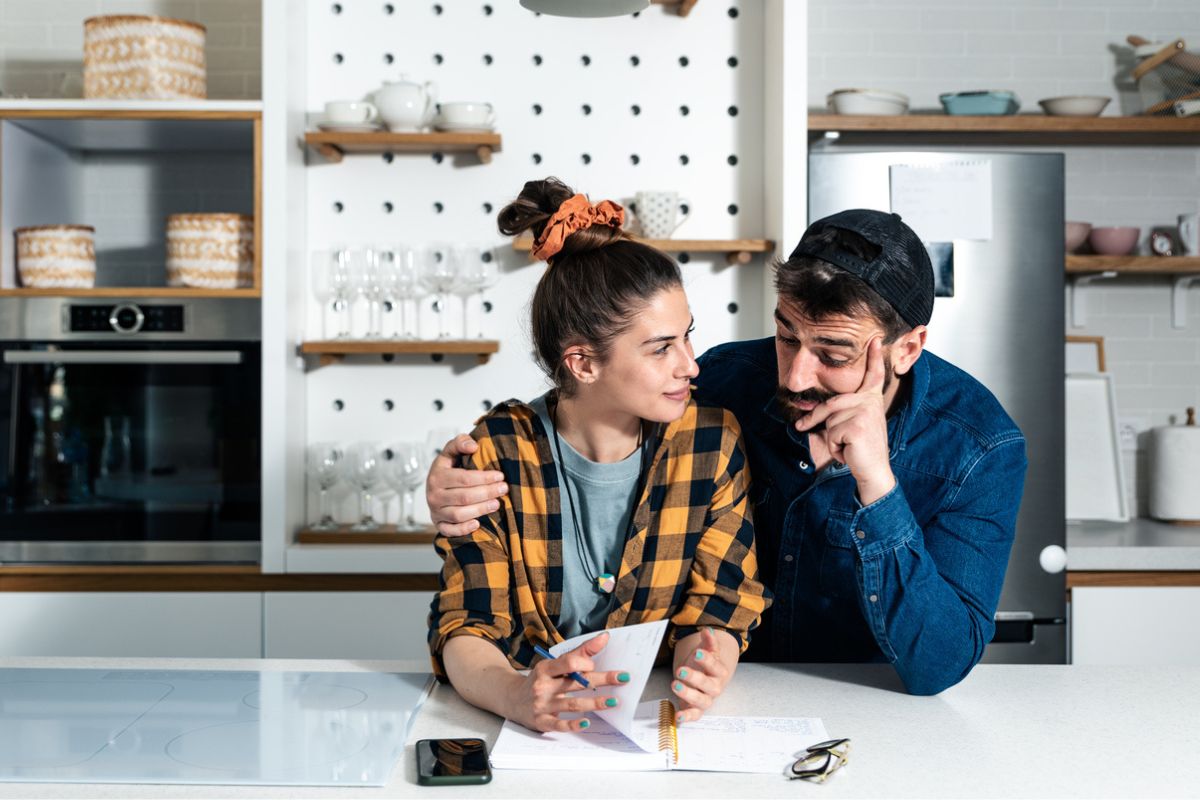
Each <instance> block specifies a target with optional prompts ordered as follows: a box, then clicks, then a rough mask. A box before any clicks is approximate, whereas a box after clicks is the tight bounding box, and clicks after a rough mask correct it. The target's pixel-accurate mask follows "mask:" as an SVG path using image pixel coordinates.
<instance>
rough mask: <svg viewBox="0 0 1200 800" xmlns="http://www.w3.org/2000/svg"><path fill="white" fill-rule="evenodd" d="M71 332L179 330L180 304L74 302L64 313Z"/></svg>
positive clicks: (181, 314)
mask: <svg viewBox="0 0 1200 800" xmlns="http://www.w3.org/2000/svg"><path fill="white" fill-rule="evenodd" d="M67 330H68V331H69V332H71V333H123V334H130V333H182V332H183V306H181V305H154V306H144V305H136V304H134V303H121V304H117V305H90V304H89V305H73V306H70V309H69V314H68V317H67Z"/></svg>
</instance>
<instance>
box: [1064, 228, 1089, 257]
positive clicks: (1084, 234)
mask: <svg viewBox="0 0 1200 800" xmlns="http://www.w3.org/2000/svg"><path fill="white" fill-rule="evenodd" d="M1091 232H1092V223H1090V222H1071V221H1068V222H1067V229H1066V234H1065V236H1064V240H1065V242H1066V246H1067V252H1068V253H1074V252H1075V251H1076V250H1078V249H1079V248H1080V247H1081V246H1082V245H1083V243H1084V242H1086V241H1087V238H1088V234H1089V233H1091Z"/></svg>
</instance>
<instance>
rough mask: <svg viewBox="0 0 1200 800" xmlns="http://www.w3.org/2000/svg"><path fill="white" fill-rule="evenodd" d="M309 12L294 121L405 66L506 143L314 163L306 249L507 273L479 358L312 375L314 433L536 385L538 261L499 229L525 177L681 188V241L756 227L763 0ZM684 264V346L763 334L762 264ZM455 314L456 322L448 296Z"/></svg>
mask: <svg viewBox="0 0 1200 800" xmlns="http://www.w3.org/2000/svg"><path fill="white" fill-rule="evenodd" d="M389 9H390V13H389ZM439 9H440V13H439ZM307 12H308V20H307V22H308V25H307V30H308V41H307V43H306V52H307V63H308V64H309V70H308V75H307V87H308V97H307V108H306V109H305V110H306V111H307V112H309V114H310V119H311V120H312V121H313V122H315V121H317V120H318V119H319V118H320V113H319V112H320V110H321V108H322V106H323V105H324V103H325V102H326V101H328V100H335V99H350V98H367V97H369V95H370V93H371V92H372V91H373V90H375V89H377V88H378V87H380V86H381V85H382V83H383V81H384V80H389V79H395V78H397V77H398V76H399V75H400V74H401V73H404V74H406V75H407V76H408V78H409V79H412V80H416V81H419V82H423V81H426V80H431V81H433V82H435V83H436V84H437V85H438V90H439V92H438V94H439V99H441V100H446V101H455V100H472V101H486V102H490V103H492V104H493V105H494V106H495V108H496V117H497V125H496V127H497V130H498V132H499V133H501V135H502V136H503V142H504V143H503V150H502V151H501V152H500V153H497V154H496V156H495V158H494V160H493V162H492V163H491V164H488V165H481V164H479V163H477V162H476V161H475V159H474V158H473V156H465V157H464V156H457V155H453V154H446V155H445V157H444V158H442V157H439V156H433V155H428V154H416V155H402V154H397V155H396V156H395V157H394V158H392V159H390V160H387V159H385V158H383V157H381V156H378V155H375V156H369V155H368V156H354V155H351V156H348V157H347V158H346V159H344V160H343V161H342V162H341V163H339V164H329V163H327V162H325V161H324V160H323V159H321V158H320V157H319V156H316V155H315V154H310V157H309V167H308V169H307V173H306V174H307V187H306V193H307V197H308V212H307V226H306V230H307V240H308V241H307V250H308V252H309V253H313V252H314V251H321V250H326V249H328V248H330V247H331V246H333V245H335V244H345V245H350V246H363V245H370V244H395V243H401V242H403V243H410V244H418V245H435V244H446V243H461V244H473V245H477V246H479V247H481V248H484V249H485V250H488V251H490V252H492V253H494V254H495V257H496V258H497V260H498V263H499V265H500V269H501V274H502V278H501V281H500V283H499V284H498V285H497V286H496V287H494V288H492V289H490V290H489V291H488V299H489V300H490V301H491V302H492V303H493V305H494V311H493V312H492V313H491V314H490V315H488V317H487V318H486V319H487V327H486V333H487V334H488V335H489V336H491V337H493V338H496V339H499V340H500V343H501V345H500V346H501V350H500V353H498V354H497V355H496V356H494V357H493V358H492V360H491V361H490V363H488V364H487V365H484V366H477V365H476V364H475V362H474V360H473V359H471V358H453V357H448V358H446V359H445V360H444V361H442V362H441V363H436V364H435V363H431V360H430V359H429V358H428V357H424V358H418V357H413V358H404V357H397V358H396V359H395V360H394V361H393V362H392V363H390V364H383V363H380V359H379V358H378V357H375V358H369V359H368V358H364V359H349V360H347V361H346V362H344V363H342V364H340V365H334V366H329V367H324V368H321V369H316V370H311V371H310V372H309V374H308V377H307V379H306V392H307V437H308V440H309V441H318V440H337V441H347V442H348V441H353V440H358V439H373V440H378V441H385V442H390V441H396V440H401V439H424V437H425V433H426V431H428V430H430V429H432V428H436V427H447V426H448V427H454V428H458V429H460V430H468V429H469V428H470V426H471V424H472V422H473V421H474V420H475V419H476V418H477V417H478V416H479V415H480V414H482V413H483V412H484V410H485V408H486V404H487V403H489V402H491V403H494V402H498V401H500V400H503V399H506V398H509V397H520V398H526V399H527V398H529V397H532V396H534V395H536V394H538V393H540V392H541V391H543V390H544V388H545V387H546V382H545V380H544V378H543V376H542V375H541V373H540V371H539V370H538V369H537V367H536V366H535V365H534V363H533V360H532V359H531V357H530V349H531V346H530V341H529V335H528V324H527V323H528V313H527V309H528V304H529V299H530V297H531V296H532V292H533V288H534V285H535V284H536V282H537V280H538V277H539V276H540V271H541V269H542V266H541V265H540V264H532V263H530V262H529V261H528V258H527V256H526V255H525V254H519V253H516V252H514V251H513V250H512V249H511V247H510V244H509V241H508V240H507V239H506V238H505V237H503V236H501V235H500V234H499V233H498V232H497V231H496V227H495V217H496V212H497V211H499V209H500V208H501V207H503V205H504V204H505V203H506V202H508V201H509V200H511V199H512V198H513V197H515V196H516V194H517V192H518V191H519V190H520V188H521V186H522V184H523V183H524V182H525V181H527V180H531V179H536V178H542V177H545V176H547V175H555V176H558V177H560V178H562V179H563V180H565V181H566V182H567V183H569V184H570V185H572V186H574V187H575V188H577V189H578V190H580V191H583V192H586V193H588V194H589V195H590V196H591V197H592V199H593V200H599V199H603V198H613V199H617V200H619V201H622V202H626V203H627V202H628V201H629V200H630V199H632V197H633V195H634V194H635V193H636V192H637V191H639V190H665V189H669V190H675V191H678V192H679V193H680V195H682V196H684V197H686V198H688V199H689V200H690V201H691V214H690V216H689V219H688V220H687V222H685V223H684V224H683V225H682V226H681V227H680V228H679V229H678V231H677V232H676V234H675V235H676V236H677V237H678V238H698V239H713V238H722V239H723V238H730V239H732V238H760V237H763V236H764V225H763V212H764V204H763V185H764V167H763V158H762V147H763V130H762V125H763V118H764V108H763V89H762V86H763V72H764V64H763V52H764V47H763V38H764V31H763V25H764V23H763V8H762V4H761V3H759V2H735V1H734V0H703V1H702V2H701V3H699V4H698V5H697V6H696V8H695V9H694V10H693V11H692V13H691V15H690V16H688V17H686V18H681V17H679V16H677V15H676V14H675V13H674V12H673V11H672V10H668V9H664V8H662V7H658V6H652V7H651V8H650V9H649V10H647V11H646V12H643V13H642V14H640V15H638V16H637V17H618V18H611V19H593V20H579V19H565V18H556V17H548V16H536V15H534V14H533V13H531V12H529V11H526V10H525V9H523V8H521V7H520V6H519V4H518V3H517V2H516V0H492V2H490V3H484V2H465V1H464V0H443V2H441V3H434V2H423V1H422V2H393V3H390V4H389V3H383V2H374V1H373V0H372V1H371V2H361V1H360V0H343V2H340V3H333V2H327V1H326V0H310V2H309V3H308V5H307ZM389 57H390V63H389ZM489 59H490V63H489ZM635 61H636V64H635ZM585 62H586V63H585ZM584 106H587V107H588V110H589V111H590V113H585V109H584ZM634 106H637V108H638V111H639V112H640V113H636V114H635V113H634V111H633V107H634ZM683 107H686V109H687V113H686V114H685V113H683V112H682V111H681V109H682V108H683ZM731 110H736V113H731ZM539 111H540V113H539ZM585 156H586V158H585ZM634 156H636V159H635V158H634ZM684 157H685V158H684ZM635 161H636V163H635ZM685 162H686V163H685ZM731 162H735V163H731ZM388 203H390V204H391V211H390V212H389V211H386V210H385V204H388ZM335 204H340V208H341V210H340V211H338V210H335V208H336V206H335ZM438 204H440V210H439V205H438ZM731 207H736V213H731ZM685 259H686V263H683V264H682V265H681V266H682V269H683V274H684V279H685V285H686V288H687V291H688V296H689V299H690V300H691V303H692V310H693V313H694V314H695V317H696V319H697V329H696V333H695V335H694V341H695V345H696V350H697V353H699V352H702V351H703V350H704V349H706V348H707V347H709V346H711V345H713V344H717V343H720V342H725V341H730V340H733V339H744V338H751V337H754V336H758V335H760V331H761V330H762V329H763V321H762V320H763V317H762V298H763V294H764V292H763V285H764V284H763V278H764V275H765V265H764V260H763V259H762V258H761V257H759V258H756V259H755V260H754V261H753V262H752V263H751V264H749V265H745V266H737V267H729V266H726V264H725V261H724V258H723V256H722V255H720V254H687V255H686V256H684V257H682V258H681V259H680V260H681V261H683V260H685ZM297 266H299V265H297ZM305 282H306V285H307V280H306V281H305ZM305 296H306V297H307V319H308V326H307V327H308V336H309V337H311V338H316V337H317V336H319V334H320V327H319V322H318V319H319V317H318V306H317V303H316V300H315V299H313V298H312V296H311V293H308V292H307V291H306V293H305ZM449 307H450V313H451V320H450V326H451V329H452V330H458V329H459V327H460V325H461V322H460V320H459V316H458V313H459V312H458V309H459V307H460V305H459V301H458V300H457V299H456V298H451V301H450V304H449ZM732 308H736V309H737V311H736V313H734V312H732V311H731V310H730V309H732ZM359 313H360V314H361V313H362V309H359ZM422 325H423V331H424V332H425V333H426V334H427V335H430V336H432V335H433V333H434V332H435V331H436V327H437V322H436V318H435V317H434V312H433V309H432V308H431V305H430V303H429V301H428V300H426V301H425V302H424V303H423V321H422ZM310 367H311V365H310ZM388 400H390V401H392V404H393V407H392V410H390V411H389V410H386V407H385V401H388ZM337 401H341V403H342V408H341V410H340V411H339V410H335V403H336V402H337ZM439 405H440V409H439ZM311 500H312V498H311V495H310V508H311ZM352 508H353V499H352V498H351V497H349V496H344V497H343V498H342V501H341V502H340V503H339V506H338V510H339V515H340V516H341V517H342V518H344V519H349V517H350V516H351V515H352ZM394 513H395V511H394V508H393V515H394Z"/></svg>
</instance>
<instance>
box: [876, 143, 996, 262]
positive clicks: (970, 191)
mask: <svg viewBox="0 0 1200 800" xmlns="http://www.w3.org/2000/svg"><path fill="white" fill-rule="evenodd" d="M889 169H890V177H891V195H892V212H893V213H896V214H899V215H900V217H901V218H902V219H903V220H904V222H905V223H907V224H908V226H909V227H910V228H912V229H913V230H914V231H916V233H917V236H919V237H921V241H923V242H950V241H953V240H955V239H974V240H980V241H988V240H990V239H991V238H992V162H991V161H990V160H989V159H979V160H978V161H954V162H949V163H945V164H893V165H892V166H891V167H890V168H889Z"/></svg>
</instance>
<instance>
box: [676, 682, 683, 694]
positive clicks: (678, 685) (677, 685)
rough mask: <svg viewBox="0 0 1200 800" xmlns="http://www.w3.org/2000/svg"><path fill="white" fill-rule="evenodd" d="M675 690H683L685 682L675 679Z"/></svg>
mask: <svg viewBox="0 0 1200 800" xmlns="http://www.w3.org/2000/svg"><path fill="white" fill-rule="evenodd" d="M675 691H677V692H682V691H683V684H682V683H680V682H679V681H675Z"/></svg>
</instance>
